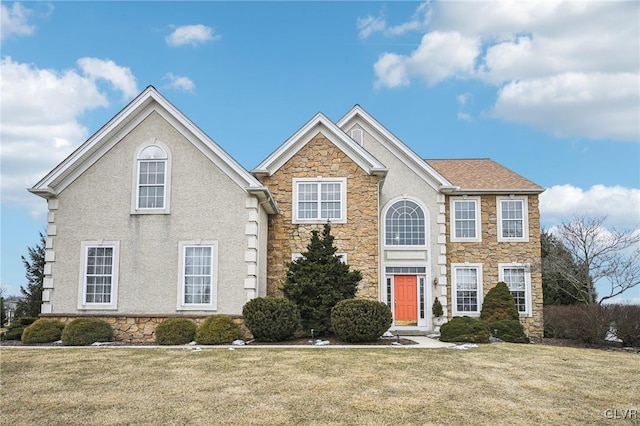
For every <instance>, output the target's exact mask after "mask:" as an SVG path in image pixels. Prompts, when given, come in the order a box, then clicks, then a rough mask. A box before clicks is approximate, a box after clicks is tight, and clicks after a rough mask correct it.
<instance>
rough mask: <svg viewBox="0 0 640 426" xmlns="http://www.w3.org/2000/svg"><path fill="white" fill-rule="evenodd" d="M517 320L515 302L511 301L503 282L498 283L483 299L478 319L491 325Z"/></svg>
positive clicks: (509, 292) (508, 291)
mask: <svg viewBox="0 0 640 426" xmlns="http://www.w3.org/2000/svg"><path fill="white" fill-rule="evenodd" d="M519 318H520V315H519V314H518V309H517V308H516V302H515V300H513V296H512V295H511V291H510V290H509V287H508V286H507V284H505V283H504V282H499V283H498V284H496V285H495V286H494V287H493V288H492V289H491V290H489V292H488V293H487V295H486V296H485V297H484V301H483V302H482V311H481V312H480V319H481V320H483V321H485V322H487V323H492V322H495V321H500V320H518V319H519Z"/></svg>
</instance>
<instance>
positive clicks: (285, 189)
mask: <svg viewBox="0 0 640 426" xmlns="http://www.w3.org/2000/svg"><path fill="white" fill-rule="evenodd" d="M317 176H322V177H323V178H329V177H333V178H337V177H340V178H345V177H346V178H347V223H343V224H341V223H336V224H332V225H331V235H333V236H334V237H335V240H334V245H335V246H336V247H337V249H338V252H339V253H346V254H347V263H348V264H349V265H350V267H351V269H352V270H354V269H357V270H359V271H360V272H361V273H362V281H361V282H360V284H359V286H358V293H357V296H358V297H363V298H367V299H377V298H378V282H379V281H378V252H379V251H378V178H377V177H376V176H371V175H369V174H368V173H367V172H366V171H364V170H363V169H361V168H360V167H359V166H358V165H357V164H356V163H354V162H353V161H352V160H351V159H350V158H349V157H348V156H347V155H346V154H345V153H344V152H343V151H342V150H340V149H339V148H338V147H336V146H335V145H334V144H333V143H332V142H331V141H329V140H328V139H327V138H326V137H325V136H324V135H323V134H322V133H318V134H317V135H316V136H315V137H314V138H313V139H312V140H311V141H309V142H308V143H307V144H306V145H305V146H304V147H303V148H302V149H301V150H300V151H299V152H298V153H296V154H295V155H294V156H293V157H292V158H291V159H290V160H289V161H287V162H286V163H285V164H284V165H283V166H281V167H280V168H279V169H278V170H277V171H276V172H275V173H274V174H273V175H271V176H266V177H261V178H260V180H261V181H262V183H263V184H264V185H265V186H267V187H268V188H269V189H270V190H271V193H272V194H273V196H274V198H275V199H276V201H277V202H278V205H279V207H280V210H281V212H282V213H281V214H280V215H274V216H271V217H270V218H269V238H268V248H267V271H268V273H267V294H268V295H269V296H279V295H281V292H280V288H281V286H282V284H284V281H285V276H286V271H287V264H288V263H289V262H291V255H292V253H301V252H304V251H306V249H307V245H308V244H309V241H310V239H311V231H313V230H318V231H320V232H321V231H322V228H323V226H324V225H323V224H294V223H292V215H293V206H292V200H293V198H292V197H293V192H292V179H293V178H308V177H317Z"/></svg>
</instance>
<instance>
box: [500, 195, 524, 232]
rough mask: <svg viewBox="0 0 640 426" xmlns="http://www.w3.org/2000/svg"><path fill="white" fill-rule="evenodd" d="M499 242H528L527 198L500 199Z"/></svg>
mask: <svg viewBox="0 0 640 426" xmlns="http://www.w3.org/2000/svg"><path fill="white" fill-rule="evenodd" d="M497 201H498V203H497V205H498V241H528V240H529V225H528V221H527V203H526V198H523V197H519V198H516V197H510V198H498V200H497Z"/></svg>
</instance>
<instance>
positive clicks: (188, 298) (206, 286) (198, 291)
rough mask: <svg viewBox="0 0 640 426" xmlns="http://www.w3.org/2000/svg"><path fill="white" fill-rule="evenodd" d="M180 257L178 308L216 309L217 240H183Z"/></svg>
mask: <svg viewBox="0 0 640 426" xmlns="http://www.w3.org/2000/svg"><path fill="white" fill-rule="evenodd" d="M180 259H181V264H180V292H179V293H180V295H181V297H180V301H179V306H178V309H207V310H211V309H215V305H216V304H215V301H216V300H215V299H216V297H215V289H216V277H217V275H216V264H217V244H216V242H201V243H199V244H198V243H197V242H181V243H180Z"/></svg>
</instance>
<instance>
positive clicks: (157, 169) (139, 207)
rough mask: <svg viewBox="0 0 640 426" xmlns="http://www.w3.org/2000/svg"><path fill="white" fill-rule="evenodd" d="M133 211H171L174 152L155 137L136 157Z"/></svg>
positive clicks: (159, 212) (132, 200)
mask: <svg viewBox="0 0 640 426" xmlns="http://www.w3.org/2000/svg"><path fill="white" fill-rule="evenodd" d="M133 187H134V188H135V189H134V190H133V191H132V194H131V214H168V213H169V205H170V202H169V201H170V200H169V199H170V193H171V191H170V189H171V153H170V152H169V149H168V148H167V146H166V145H165V144H163V143H162V142H160V141H158V140H156V139H154V140H153V142H151V143H148V144H144V145H141V146H140V147H139V148H138V150H137V152H136V155H135V157H134V166H133Z"/></svg>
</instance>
